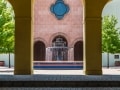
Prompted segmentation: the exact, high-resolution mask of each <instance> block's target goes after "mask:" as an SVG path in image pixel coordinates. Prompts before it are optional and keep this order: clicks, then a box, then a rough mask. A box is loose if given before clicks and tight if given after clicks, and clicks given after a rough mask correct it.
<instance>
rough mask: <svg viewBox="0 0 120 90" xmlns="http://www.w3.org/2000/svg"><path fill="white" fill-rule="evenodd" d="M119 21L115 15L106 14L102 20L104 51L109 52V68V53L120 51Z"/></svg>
mask: <svg viewBox="0 0 120 90" xmlns="http://www.w3.org/2000/svg"><path fill="white" fill-rule="evenodd" d="M117 23H118V21H117V18H116V17H115V16H113V15H112V16H104V17H103V22H102V51H103V52H107V62H108V65H107V67H108V68H109V53H112V54H114V53H119V52H120V34H119V28H117V27H116V25H117Z"/></svg>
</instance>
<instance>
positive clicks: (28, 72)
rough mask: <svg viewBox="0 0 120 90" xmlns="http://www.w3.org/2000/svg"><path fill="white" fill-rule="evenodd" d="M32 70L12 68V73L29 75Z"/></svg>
mask: <svg viewBox="0 0 120 90" xmlns="http://www.w3.org/2000/svg"><path fill="white" fill-rule="evenodd" d="M31 74H33V70H14V75H31Z"/></svg>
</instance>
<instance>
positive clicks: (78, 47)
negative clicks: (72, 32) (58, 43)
mask: <svg viewBox="0 0 120 90" xmlns="http://www.w3.org/2000/svg"><path fill="white" fill-rule="evenodd" d="M74 60H75V61H83V42H82V41H78V42H76V43H75V45H74Z"/></svg>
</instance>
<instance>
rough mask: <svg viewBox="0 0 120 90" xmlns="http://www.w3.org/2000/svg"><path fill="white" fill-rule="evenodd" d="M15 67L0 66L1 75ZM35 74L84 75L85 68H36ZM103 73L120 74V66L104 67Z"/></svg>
mask: <svg viewBox="0 0 120 90" xmlns="http://www.w3.org/2000/svg"><path fill="white" fill-rule="evenodd" d="M13 72H14V68H8V67H0V75H3V74H4V75H13ZM34 74H40V75H41V74H43V75H44V74H47V75H48V74H49V75H84V74H83V70H34ZM103 75H120V67H111V68H109V69H107V68H103Z"/></svg>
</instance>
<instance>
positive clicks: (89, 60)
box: [83, 0, 108, 75]
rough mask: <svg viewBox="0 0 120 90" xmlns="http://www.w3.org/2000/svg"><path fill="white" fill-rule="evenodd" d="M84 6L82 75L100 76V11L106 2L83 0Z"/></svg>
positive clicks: (104, 0) (101, 0) (102, 0)
mask: <svg viewBox="0 0 120 90" xmlns="http://www.w3.org/2000/svg"><path fill="white" fill-rule="evenodd" d="M83 1H84V2H83V5H84V15H83V16H84V30H83V47H84V49H83V50H84V51H83V52H84V58H83V59H84V73H85V74H86V75H101V74H102V49H101V48H102V44H101V42H102V41H101V37H102V35H101V33H102V18H101V14H102V9H103V7H104V5H105V4H106V3H107V1H108V0H83Z"/></svg>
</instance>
